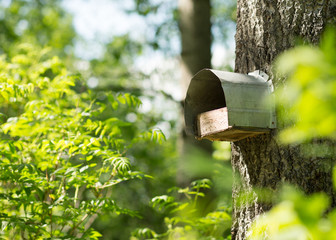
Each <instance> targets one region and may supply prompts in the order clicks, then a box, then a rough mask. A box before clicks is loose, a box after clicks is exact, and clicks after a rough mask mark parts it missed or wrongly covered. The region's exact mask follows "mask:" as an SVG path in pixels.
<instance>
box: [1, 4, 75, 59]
mask: <svg viewBox="0 0 336 240" xmlns="http://www.w3.org/2000/svg"><path fill="white" fill-rule="evenodd" d="M60 2H61V1H60V0H43V1H41V0H29V1H27V0H10V1H4V2H1V3H0V54H3V53H5V54H7V55H8V56H10V57H11V56H14V55H15V54H16V46H17V44H20V43H31V44H35V45H39V46H48V47H51V48H52V51H53V52H54V54H57V55H62V56H63V57H65V54H68V55H69V54H70V53H71V52H69V50H70V49H71V48H70V47H71V46H72V44H73V40H74V38H75V36H76V35H75V30H74V28H73V26H72V17H71V15H70V14H68V13H67V12H66V11H65V10H64V9H62V8H61V6H60Z"/></svg>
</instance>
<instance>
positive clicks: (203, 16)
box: [177, 0, 212, 186]
mask: <svg viewBox="0 0 336 240" xmlns="http://www.w3.org/2000/svg"><path fill="white" fill-rule="evenodd" d="M178 10H179V29H180V34H181V48H182V49H181V59H180V62H181V68H180V69H181V86H182V88H181V90H182V93H183V94H185V93H186V92H187V89H188V86H189V83H190V80H191V78H192V77H193V75H195V74H196V73H197V72H198V71H200V70H202V69H203V68H210V67H211V21H210V16H211V4H210V0H179V2H178ZM182 113H183V110H182V112H181V122H184V121H183V120H182V119H183V114H182ZM178 145H179V152H180V155H181V157H180V162H179V163H178V168H179V169H178V173H177V182H178V184H179V185H181V186H182V185H188V184H189V183H190V181H191V178H190V177H192V176H190V174H188V173H187V174H186V172H188V170H187V168H188V166H190V165H191V164H193V157H194V156H195V154H194V155H192V154H190V153H193V152H195V151H194V150H196V149H198V150H202V151H203V153H205V155H206V154H207V155H208V156H207V158H209V157H211V155H210V156H209V153H210V154H211V153H212V143H211V142H210V141H207V140H203V141H197V140H196V139H195V138H194V137H192V136H187V135H186V133H185V130H184V129H183V130H182V133H181V137H180V139H179V143H178ZM193 177H195V178H197V177H205V176H193Z"/></svg>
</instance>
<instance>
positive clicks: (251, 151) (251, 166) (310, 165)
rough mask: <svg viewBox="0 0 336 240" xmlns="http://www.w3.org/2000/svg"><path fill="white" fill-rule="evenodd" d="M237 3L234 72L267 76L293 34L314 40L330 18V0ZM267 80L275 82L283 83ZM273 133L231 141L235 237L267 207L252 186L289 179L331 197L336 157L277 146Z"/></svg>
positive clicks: (290, 43)
mask: <svg viewBox="0 0 336 240" xmlns="http://www.w3.org/2000/svg"><path fill="white" fill-rule="evenodd" d="M237 4H238V6H237V7H238V9H237V14H238V15H237V34H236V62H235V63H236V65H235V71H236V72H239V73H248V72H251V71H254V70H257V69H260V70H263V71H265V72H266V73H268V74H269V75H271V64H272V62H273V60H274V59H275V58H276V57H277V55H278V54H279V53H281V52H283V51H284V50H286V49H288V48H290V47H292V46H293V45H294V43H295V40H296V39H297V37H300V38H302V39H304V40H305V41H308V42H312V43H314V44H316V43H318V42H319V39H320V36H321V33H322V32H323V29H324V28H325V26H326V23H330V22H333V23H335V16H336V10H335V6H336V4H335V0H304V1H302V0H249V1H246V0H238V3H237ZM272 80H273V83H275V86H279V85H281V84H283V82H279V81H278V82H277V80H276V79H272ZM275 135H276V132H275V131H273V132H271V133H270V134H264V135H260V136H257V137H253V138H247V139H245V140H241V141H238V142H234V143H232V167H233V171H234V173H235V174H237V175H238V176H240V180H239V181H236V184H235V186H234V188H233V201H234V208H233V225H232V239H234V240H241V239H245V238H246V237H247V236H248V232H247V229H248V228H249V226H250V225H251V223H252V221H253V219H254V218H255V217H256V216H257V215H259V214H261V213H263V212H265V211H267V210H269V208H270V207H271V204H265V203H262V202H260V201H259V200H258V196H257V194H256V193H255V192H254V190H253V189H254V188H256V187H262V188H266V189H269V190H274V191H276V189H277V188H278V187H279V186H280V185H281V183H283V182H288V183H291V184H293V185H296V186H298V187H299V188H301V189H302V190H303V191H304V192H306V193H307V194H309V193H313V192H319V191H324V192H327V193H328V194H329V195H330V196H332V199H333V201H334V202H335V196H334V192H333V189H332V180H331V169H332V165H333V164H334V163H333V160H335V159H331V157H329V158H323V157H319V156H315V157H307V156H304V154H303V152H302V150H301V146H287V147H284V146H280V145H279V143H278V142H277V140H276V138H275ZM331 144H333V143H331ZM242 192H245V193H246V192H249V193H251V195H252V196H253V197H252V198H253V200H252V202H249V201H246V202H245V203H244V204H241V205H239V204H238V202H237V201H238V200H237V197H238V196H239V195H240V193H242Z"/></svg>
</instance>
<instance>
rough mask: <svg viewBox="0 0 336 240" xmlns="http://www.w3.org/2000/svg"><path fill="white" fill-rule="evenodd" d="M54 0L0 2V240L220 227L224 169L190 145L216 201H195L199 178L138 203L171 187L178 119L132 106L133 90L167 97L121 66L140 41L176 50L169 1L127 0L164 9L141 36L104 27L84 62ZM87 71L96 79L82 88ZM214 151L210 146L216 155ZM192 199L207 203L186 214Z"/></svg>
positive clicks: (217, 230)
mask: <svg viewBox="0 0 336 240" xmlns="http://www.w3.org/2000/svg"><path fill="white" fill-rule="evenodd" d="M60 3H61V1H60V0H8V1H1V2H0V54H3V55H2V56H1V60H0V69H1V71H0V90H1V92H0V124H1V126H0V128H1V130H0V152H1V160H0V168H1V169H2V174H1V177H0V178H1V181H0V194H1V199H0V222H1V226H2V228H1V232H0V235H1V237H3V238H5V239H21V238H22V239H25V238H26V239H28V238H30V239H45V238H59V239H61V238H64V239H76V238H77V239H78V238H82V239H98V238H102V239H118V240H119V239H128V238H129V236H130V234H131V232H132V231H134V229H135V228H136V227H138V228H141V227H148V229H149V228H150V229H153V230H146V228H144V230H141V231H142V232H145V233H146V232H147V231H153V232H154V233H155V232H158V233H163V234H162V235H160V236H162V237H163V236H171V237H174V238H175V239H176V238H178V237H179V236H181V239H182V238H183V237H184V238H188V235H192V236H194V238H202V236H204V238H210V237H216V238H217V237H218V239H222V237H223V232H225V233H224V235H225V237H226V236H228V234H229V233H228V232H227V231H229V222H230V219H229V215H228V214H229V213H230V207H226V203H228V202H230V191H231V190H230V188H231V181H232V180H231V177H232V176H231V171H230V167H229V166H225V165H228V164H226V163H223V162H222V161H215V162H213V163H211V164H210V163H209V162H206V161H204V159H203V160H202V161H201V160H200V156H196V155H197V154H198V152H197V153H195V161H194V162H192V163H191V164H190V165H188V166H189V167H190V171H191V172H200V171H202V173H203V172H206V173H207V174H209V173H210V174H212V177H213V181H214V184H213V187H212V188H213V189H215V191H216V193H223V194H222V195H220V197H219V199H218V196H213V195H211V196H210V198H211V199H212V200H213V202H212V203H210V204H208V203H207V202H206V203H203V202H202V200H203V199H206V197H207V194H208V192H207V187H206V186H208V185H209V184H207V181H205V182H203V181H195V182H194V183H193V184H192V185H191V186H190V187H187V188H173V189H174V190H172V191H168V194H169V196H168V195H167V197H168V198H170V200H171V202H172V203H173V205H174V206H175V207H176V209H175V211H173V210H171V209H169V210H164V209H161V210H160V209H158V205H156V206H155V207H152V206H150V204H149V203H150V202H151V199H152V198H153V197H154V196H162V194H167V189H171V188H172V187H174V186H175V178H176V159H177V158H178V156H177V148H176V145H177V139H178V131H177V129H178V124H177V119H174V118H172V117H169V118H168V117H167V115H169V113H167V111H163V110H162V109H161V111H160V112H158V111H154V110H150V111H144V110H141V109H139V106H140V105H141V101H140V100H139V99H149V101H152V102H154V99H155V98H156V97H157V96H158V95H159V96H161V97H162V99H163V100H162V99H161V103H162V102H164V103H165V104H167V102H168V101H171V100H172V99H171V96H169V94H166V93H162V92H161V93H158V92H155V91H153V90H152V89H150V90H151V91H149V89H148V88H146V87H144V86H143V82H142V81H144V80H148V79H149V78H150V76H147V75H145V74H143V73H141V72H139V71H135V70H134V68H133V67H134V62H135V60H136V59H137V57H138V56H140V55H141V54H143V52H144V49H145V48H146V47H148V46H147V44H148V45H149V47H150V48H152V49H154V50H164V51H166V53H167V51H170V53H171V54H172V55H174V54H177V52H176V51H175V52H174V51H172V50H171V49H175V48H170V47H171V46H172V45H174V44H175V45H176V43H175V42H174V41H171V40H172V39H173V38H174V36H175V37H176V38H178V28H177V22H176V20H177V17H178V16H177V11H176V8H174V6H175V3H174V2H169V1H168V2H167V1H165V2H164V3H165V4H154V3H153V2H152V1H137V5H136V6H137V9H136V11H137V12H138V13H139V14H142V15H143V16H145V17H150V16H151V15H152V16H153V14H154V15H155V14H161V16H163V15H162V14H166V15H164V16H165V17H164V18H163V19H164V21H163V22H164V24H161V22H160V21H152V20H153V18H150V19H149V21H148V22H150V21H152V24H149V25H148V26H150V27H151V31H150V34H148V38H146V40H145V42H143V41H142V42H140V41H138V40H134V39H132V38H131V37H130V35H127V34H126V35H122V36H114V37H113V38H112V40H111V41H110V42H109V43H107V44H106V45H105V47H104V49H105V53H104V55H103V56H102V57H101V58H97V59H91V60H82V59H75V58H73V56H72V47H73V45H74V40H75V39H76V38H77V37H78V36H77V35H76V32H75V30H74V28H73V26H72V17H71V15H69V14H68V13H67V12H66V11H65V10H64V9H62V7H61V6H60ZM216 6H219V5H216ZM216 9H218V10H220V12H222V11H226V10H225V9H224V8H222V9H219V8H216ZM227 13H228V12H227ZM219 14H220V13H219ZM229 15H230V14H229V13H228V14H227V15H226V16H229ZM218 18H220V16H219V15H218ZM167 19H169V21H166V20H167ZM225 31H226V30H225ZM146 37H147V36H146ZM172 43H173V44H172ZM168 46H169V47H168ZM56 56H57V57H56ZM69 69H70V70H76V71H79V72H80V74H70V73H69ZM157 71H160V70H157ZM164 78H165V79H169V80H170V81H172V79H173V77H172V76H171V75H168V74H167V75H165V77H164ZM90 80H91V82H92V81H93V82H95V81H96V80H98V83H99V84H98V86H96V87H95V88H94V87H91V86H90V87H88V86H87V84H86V83H85V81H88V82H90ZM178 104H179V103H177V102H174V103H173V106H174V107H173V108H174V110H173V111H177V109H178ZM160 107H161V106H160ZM162 108H163V107H162ZM162 123H167V124H168V126H169V127H170V129H171V133H170V134H169V135H170V136H169V138H167V139H165V136H164V135H163V133H162V131H160V130H157V125H159V124H162ZM167 124H166V125H167ZM225 149H226V147H224V150H223V148H222V146H218V147H217V150H218V151H219V152H218V153H219V154H217V155H216V156H218V159H219V160H222V158H223V157H224V158H226V157H227V156H225V155H227V154H225V151H226V150H225ZM198 160H200V161H198ZM199 163H201V164H200V165H199V166H197V164H199ZM142 172H144V173H142ZM150 176H151V177H150ZM131 180H132V181H131ZM209 186H210V185H209ZM204 194H205V196H203V195H204ZM159 198H160V197H156V198H155V197H154V199H159ZM217 201H218V203H217ZM156 202H157V201H154V202H153V204H154V203H156ZM195 203H197V204H196V205H195ZM201 204H203V205H205V206H202V208H203V209H204V208H206V207H207V204H208V207H209V206H211V207H209V209H207V211H204V212H202V214H201V213H198V214H197V215H196V214H195V211H196V212H197V208H198V207H199V206H201ZM183 206H184V207H183ZM223 206H225V207H223ZM170 210H171V211H170ZM209 212H210V213H209ZM175 213H178V215H174V214H175ZM184 214H186V215H185V216H183V215H184ZM181 216H182V217H181ZM140 233H141V232H140ZM140 235H141V234H140Z"/></svg>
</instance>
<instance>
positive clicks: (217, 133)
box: [197, 107, 270, 142]
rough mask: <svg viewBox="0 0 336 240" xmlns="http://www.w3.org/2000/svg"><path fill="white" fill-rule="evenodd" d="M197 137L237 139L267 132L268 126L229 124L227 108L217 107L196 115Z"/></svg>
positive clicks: (213, 139) (219, 139)
mask: <svg viewBox="0 0 336 240" xmlns="http://www.w3.org/2000/svg"><path fill="white" fill-rule="evenodd" d="M197 129H198V136H197V138H198V139H208V140H211V141H231V142H234V141H238V140H241V139H244V138H247V137H253V136H255V135H259V134H264V133H266V132H269V131H270V129H268V128H256V127H239V126H229V123H228V111H227V108H226V107H225V108H219V109H215V110H211V111H208V112H204V113H201V114H199V115H198V116H197Z"/></svg>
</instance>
